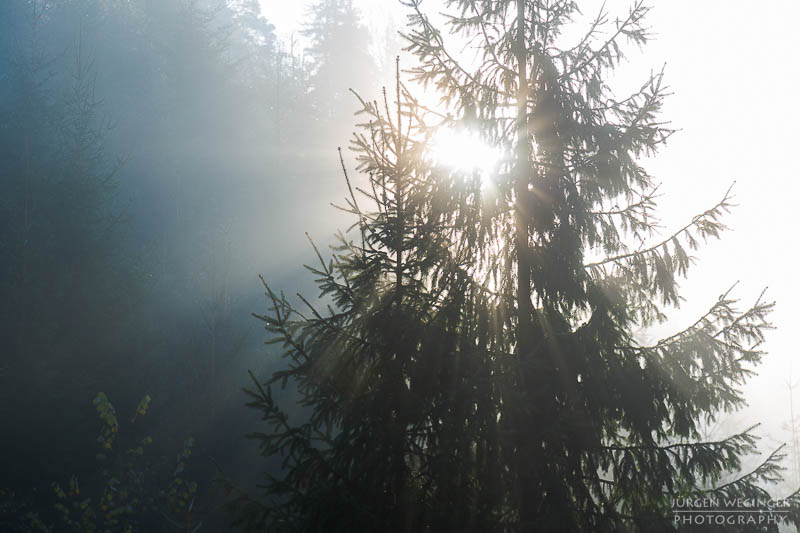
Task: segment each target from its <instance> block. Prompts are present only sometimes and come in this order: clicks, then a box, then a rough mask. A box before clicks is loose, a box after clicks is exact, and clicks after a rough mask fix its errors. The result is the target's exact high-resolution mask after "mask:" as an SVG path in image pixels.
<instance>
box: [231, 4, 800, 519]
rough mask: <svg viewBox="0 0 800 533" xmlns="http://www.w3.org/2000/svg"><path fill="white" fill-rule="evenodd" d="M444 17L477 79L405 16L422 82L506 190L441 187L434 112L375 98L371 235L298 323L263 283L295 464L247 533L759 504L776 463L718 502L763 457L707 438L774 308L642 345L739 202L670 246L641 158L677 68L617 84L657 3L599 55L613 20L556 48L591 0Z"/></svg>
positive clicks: (714, 307) (663, 515)
mask: <svg viewBox="0 0 800 533" xmlns="http://www.w3.org/2000/svg"><path fill="white" fill-rule="evenodd" d="M447 4H448V5H449V6H450V7H451V8H452V9H453V12H454V13H453V14H452V16H450V17H449V18H448V25H449V27H450V30H451V31H452V32H453V33H456V34H459V35H461V36H462V37H464V38H468V39H471V42H472V43H473V46H474V47H475V48H474V51H475V54H476V58H475V61H474V62H473V63H472V64H473V65H474V64H475V62H477V66H473V67H472V68H470V69H467V68H466V67H465V66H463V63H462V61H461V58H459V56H458V54H451V53H449V52H448V50H447V47H446V46H445V43H444V40H443V37H442V34H441V32H440V30H439V29H438V28H436V27H434V26H433V25H432V24H431V23H430V21H429V19H428V18H427V17H426V16H425V14H424V13H423V12H422V11H421V8H420V5H419V3H418V2H410V3H409V7H410V8H411V9H412V10H413V17H412V25H411V29H410V32H409V34H408V39H409V41H410V44H409V50H410V51H411V52H412V53H414V54H415V55H416V56H417V57H418V58H419V61H420V64H419V66H418V67H415V68H413V69H412V70H411V73H412V75H413V77H414V78H415V79H416V80H417V81H420V82H422V83H423V84H426V85H427V84H432V85H433V86H435V87H436V89H437V90H438V91H439V93H440V95H441V96H442V98H443V100H444V101H445V103H448V104H450V105H451V107H452V108H454V109H455V110H456V111H457V112H459V113H460V114H462V115H464V117H465V118H468V119H469V123H470V125H471V127H473V128H476V129H477V130H478V131H477V133H478V134H479V135H481V136H482V137H483V138H484V139H486V140H487V142H490V143H491V144H493V145H494V146H496V147H497V148H498V150H501V151H503V153H505V154H506V158H505V160H504V161H503V163H502V164H501V165H500V167H499V170H498V171H497V172H496V173H493V174H491V175H486V176H480V175H479V173H477V172H467V173H464V172H459V171H452V172H445V171H444V170H443V169H442V168H439V167H438V166H437V165H435V164H431V163H429V162H428V161H427V158H426V157H424V152H425V146H426V144H425V143H426V140H427V139H428V137H429V136H430V135H431V129H430V125H427V124H426V120H428V121H430V115H426V114H425V113H424V111H423V109H422V108H421V106H420V105H419V104H418V103H417V102H416V101H414V99H413V98H412V97H411V96H410V95H409V94H408V93H406V92H405V91H404V90H403V87H402V86H401V84H400V83H399V82H398V88H397V95H396V100H397V104H396V105H397V107H396V109H395V110H390V106H389V105H388V103H386V104H380V105H379V104H376V103H370V102H363V104H364V109H363V113H364V114H365V117H366V118H365V122H367V121H368V122H369V124H368V125H367V126H365V127H366V128H367V129H366V131H365V132H363V133H361V134H359V135H357V136H356V138H355V142H354V148H355V150H356V151H357V153H358V156H359V158H360V163H361V166H360V169H361V170H362V171H363V172H364V173H365V174H366V175H367V176H368V180H369V186H367V187H365V192H363V197H361V198H357V196H356V194H355V192H354V190H353V185H352V183H351V182H350V181H349V179H348V187H349V189H350V193H351V196H350V199H349V201H348V208H347V209H348V210H349V211H350V212H352V213H353V215H354V216H355V217H356V224H355V225H356V227H357V230H358V231H357V235H355V236H352V237H346V236H340V239H339V240H340V244H339V245H338V246H337V247H335V248H334V252H333V254H332V257H331V258H330V259H329V260H325V259H324V258H323V257H322V255H321V254H318V255H319V259H320V266H319V267H316V268H312V269H311V270H312V272H313V273H314V274H315V275H316V277H317V282H318V284H319V287H320V297H321V300H320V302H319V303H317V304H315V303H312V302H310V301H307V300H306V299H304V298H302V297H301V300H302V302H303V307H304V308H306V310H301V309H299V308H297V307H295V305H293V304H292V303H291V302H290V301H289V300H288V299H287V298H286V297H285V296H283V295H282V294H279V293H276V292H274V291H273V290H272V289H271V288H270V287H269V286H266V287H267V295H268V298H269V301H270V302H271V313H270V314H267V315H263V316H259V318H260V319H261V320H263V321H264V322H265V324H266V327H267V329H268V331H269V332H270V333H271V335H272V337H271V340H270V342H272V343H277V344H278V345H280V346H282V348H283V350H284V357H285V358H286V361H287V364H286V366H285V368H284V369H283V370H280V371H278V372H276V373H275V374H274V375H273V377H272V378H271V379H270V380H268V382H267V384H265V385H261V384H260V383H259V382H258V381H257V380H256V378H255V377H253V379H254V381H255V387H254V388H253V389H252V390H250V391H248V393H249V394H250V396H251V398H252V402H251V404H250V405H251V407H254V408H257V409H260V410H261V411H262V412H263V416H264V420H265V423H266V425H267V426H268V427H269V429H267V430H266V431H265V432H264V433H259V434H256V435H254V437H255V438H257V439H258V440H259V441H260V443H261V446H262V451H263V453H264V454H265V455H266V456H273V455H279V456H281V457H283V461H284V462H283V466H284V470H283V472H282V473H281V474H280V475H279V476H277V477H274V478H270V479H269V482H268V483H267V485H266V490H267V495H268V497H270V498H271V499H270V501H269V502H268V503H267V504H264V505H256V504H255V503H254V502H253V501H252V500H249V499H247V498H245V497H241V498H240V499H239V500H238V501H237V502H236V503H238V504H240V505H241V507H240V509H241V511H242V513H241V514H240V518H241V519H242V522H243V523H244V524H245V525H247V526H250V527H263V525H264V524H268V525H271V526H272V528H273V529H274V530H276V531H424V530H431V531H444V530H459V531H461V530H464V531H466V530H469V531H673V530H674V528H675V525H674V524H673V521H672V516H671V513H670V503H671V498H674V497H687V496H688V497H692V496H705V497H731V498H735V497H743V498H756V499H767V498H768V497H769V495H768V493H767V492H766V491H765V489H764V488H763V487H762V484H763V483H769V482H771V481H774V480H776V479H777V477H778V473H779V466H778V459H779V458H780V455H781V454H780V452H779V451H776V452H773V453H772V454H770V455H768V456H767V457H766V458H765V459H764V460H763V461H761V463H760V464H759V465H758V466H756V467H755V468H754V469H752V470H749V471H747V472H746V473H744V474H739V475H734V477H733V479H731V480H730V481H727V482H725V483H720V480H721V479H722V478H723V476H726V475H729V474H731V473H733V474H735V473H736V472H737V471H738V470H739V469H740V468H741V466H742V459H743V457H745V456H746V455H748V454H751V453H753V452H755V451H756V448H755V445H756V440H757V439H756V437H755V436H754V435H753V434H752V433H751V430H746V431H743V432H741V433H739V434H735V435H732V436H729V437H726V438H723V439H720V440H717V441H715V442H703V441H702V435H701V429H702V422H708V421H709V420H714V419H715V418H716V417H717V416H718V414H719V413H720V412H721V411H730V410H732V409H736V408H737V407H740V406H741V405H742V404H743V402H744V399H743V397H742V395H741V393H740V391H739V389H738V387H739V385H740V384H741V383H743V382H744V380H745V379H746V378H747V377H748V376H749V375H750V373H751V367H752V365H754V364H756V363H758V362H759V361H760V359H761V357H762V352H761V351H760V350H759V349H758V345H759V344H760V343H761V342H762V341H763V333H764V330H765V329H767V328H768V327H769V323H768V321H767V315H768V313H769V311H770V309H771V308H772V304H771V303H769V302H765V301H764V300H763V299H762V298H759V299H758V300H757V301H756V302H755V303H754V304H753V305H752V306H751V307H749V308H747V309H745V310H744V311H740V310H738V309H737V307H736V301H735V300H734V299H733V298H731V297H730V295H729V293H730V291H727V292H724V293H723V295H722V296H721V297H720V298H719V299H718V300H717V301H715V302H713V303H712V304H711V306H710V307H709V310H708V311H707V313H705V314H704V315H703V316H702V317H700V318H699V319H698V321H697V322H696V323H694V324H693V325H692V326H690V327H689V328H687V329H685V330H682V331H679V332H676V333H675V334H673V335H671V336H668V337H666V338H664V339H662V340H660V341H658V342H657V343H655V344H653V345H643V344H640V343H638V342H637V341H636V339H635V338H634V337H633V332H634V331H635V330H637V328H641V327H646V326H650V325H653V324H658V323H661V322H663V321H664V320H665V315H664V309H665V308H666V307H670V306H677V305H678V303H679V301H680V299H679V295H678V285H677V280H678V278H680V277H682V276H685V275H686V273H687V270H688V267H689V266H690V263H691V257H690V255H689V252H688V251H687V250H695V249H696V248H697V247H698V246H699V244H700V242H701V241H704V240H706V239H709V238H716V237H717V236H718V235H719V233H720V231H722V230H723V229H724V226H723V224H722V223H721V222H720V216H721V215H722V214H723V213H724V212H725V211H727V210H728V208H729V207H730V194H729V193H726V194H725V196H724V197H723V198H722V199H721V200H720V201H719V202H718V203H717V204H716V205H714V206H713V207H711V208H710V209H709V210H707V211H705V212H703V213H701V214H699V215H697V216H696V217H694V218H692V219H691V220H690V221H688V222H687V224H686V225H685V226H683V227H681V228H679V229H678V230H677V231H675V232H673V233H671V234H667V235H666V236H659V235H657V234H656V222H655V219H654V217H653V209H654V207H655V203H654V192H655V188H656V184H655V182H654V180H653V178H652V177H651V176H650V175H649V174H648V173H647V172H646V171H645V169H644V168H643V167H642V166H641V165H640V164H639V163H638V161H637V159H638V158H640V157H641V156H643V155H646V154H651V153H653V152H655V151H656V150H657V149H658V148H659V147H660V146H661V145H662V144H663V143H664V142H665V141H666V139H667V138H668V137H669V136H670V134H671V133H672V131H671V130H670V129H669V128H668V127H667V126H666V125H665V124H664V123H663V122H661V121H660V120H659V118H658V115H657V114H658V112H659V110H660V108H661V105H662V102H663V99H664V96H665V92H664V86H663V84H662V74H661V73H658V74H655V75H653V76H651V77H650V78H649V79H648V80H646V82H645V83H644V84H643V86H642V88H641V89H640V90H639V91H637V92H635V93H634V94H632V95H630V96H629V97H627V98H624V99H617V98H615V97H614V96H613V95H612V94H611V92H610V89H609V88H608V86H607V84H606V81H605V80H606V78H607V76H608V75H609V73H610V72H611V71H612V70H613V69H614V68H615V67H616V66H617V65H618V64H619V62H620V60H621V58H622V44H623V41H628V42H632V43H633V44H637V45H641V44H644V43H645V42H646V41H647V40H648V32H647V29H646V27H645V26H644V25H643V21H644V17H645V14H646V13H647V11H648V9H647V8H646V7H645V6H644V5H643V4H642V3H641V2H637V3H636V4H635V5H634V6H633V7H632V8H631V9H630V11H629V13H628V14H627V16H625V17H624V18H622V19H621V20H619V21H618V22H617V23H616V24H615V25H614V26H612V27H611V31H610V32H609V33H608V34H607V35H605V36H604V37H603V32H604V31H605V30H606V29H607V27H608V24H607V20H608V17H607V15H606V14H605V13H601V14H600V15H599V16H598V17H597V18H596V19H595V20H594V22H593V23H592V24H591V25H590V28H589V31H588V33H587V34H586V35H585V37H584V38H583V39H582V40H580V41H579V42H578V43H577V44H576V45H575V46H573V47H571V48H559V47H557V46H556V44H555V43H557V42H559V41H558V40H557V39H556V38H557V37H558V36H559V34H560V32H561V29H562V28H563V27H564V25H565V24H566V23H567V22H569V21H570V20H571V18H572V17H573V16H574V15H575V14H576V13H577V6H576V4H575V3H574V2H567V1H560V2H540V1H523V0H519V1H516V2H514V1H510V0H505V1H497V2H477V1H473V0H453V1H450V2H448V3H447ZM426 116H427V117H428V118H427V119H426ZM448 122H451V121H450V120H449V119H445V122H444V124H443V125H446V124H447V123H448ZM345 174H346V173H345ZM346 177H347V176H346ZM482 181H483V183H482ZM265 285H266V284H265ZM322 308H327V311H322ZM275 383H280V384H282V386H286V385H287V384H288V383H292V384H293V385H295V386H296V387H297V390H298V393H299V396H300V400H299V401H300V404H301V405H303V406H304V407H305V408H306V410H307V413H308V418H307V420H306V421H305V422H303V421H295V420H290V418H289V416H288V415H287V413H286V412H284V411H283V410H282V409H281V408H280V407H279V406H278V405H277V404H276V402H275V400H274V399H273V396H272V391H271V388H270V386H269V385H270V384H275ZM792 498H793V499H792V501H793V502H794V505H795V507H793V508H792V509H791V512H790V513H788V514H787V515H786V516H787V517H788V518H790V519H791V520H793V521H795V522H797V521H798V518H800V516H799V515H798V513H797V507H796V503H797V502H796V496H793V497H792ZM772 516H773V518H775V515H772ZM713 527H716V526H712V529H713ZM760 527H762V526H761V525H759V526H755V525H747V524H745V525H741V524H737V525H731V524H728V523H726V524H725V525H723V526H721V527H718V528H717V529H719V530H726V531H734V530H737V531H738V530H760V529H759V528H760ZM769 527H771V528H772V529H773V530H777V525H775V524H772V525H770V526H769Z"/></svg>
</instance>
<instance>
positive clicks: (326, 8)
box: [302, 0, 375, 120]
mask: <svg viewBox="0 0 800 533" xmlns="http://www.w3.org/2000/svg"><path fill="white" fill-rule="evenodd" d="M302 33H303V35H304V36H306V37H307V38H308V39H310V41H311V46H310V47H309V48H308V50H306V54H307V56H308V59H309V61H310V69H311V73H310V79H309V82H310V86H311V95H312V99H313V101H314V104H315V106H316V109H317V113H320V114H321V115H322V116H323V117H325V118H335V119H340V120H341V119H344V118H345V117H347V116H348V115H349V114H350V108H351V107H352V106H351V105H350V102H349V98H348V97H349V94H348V92H347V88H348V87H349V86H363V84H365V83H368V82H369V83H371V82H372V79H373V76H374V71H375V62H374V61H373V59H372V58H371V57H370V55H369V53H368V52H367V50H368V49H369V40H370V35H369V32H368V31H367V28H366V27H365V26H364V25H363V24H362V23H361V21H360V17H359V13H358V11H356V9H355V7H354V6H353V1H352V0H318V1H317V2H315V3H314V4H313V5H312V6H311V9H310V11H309V22H308V24H306V26H305V28H304V30H303V32H302ZM343 110H346V112H345V113H342V111H343Z"/></svg>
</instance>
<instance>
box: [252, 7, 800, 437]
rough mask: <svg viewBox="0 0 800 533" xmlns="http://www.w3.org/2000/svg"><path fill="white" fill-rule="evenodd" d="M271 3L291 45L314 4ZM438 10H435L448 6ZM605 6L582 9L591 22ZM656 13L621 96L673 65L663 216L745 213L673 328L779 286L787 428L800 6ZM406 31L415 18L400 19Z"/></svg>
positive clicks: (617, 10) (797, 373)
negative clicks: (723, 303) (717, 209)
mask: <svg viewBox="0 0 800 533" xmlns="http://www.w3.org/2000/svg"><path fill="white" fill-rule="evenodd" d="M262 3H263V5H264V10H265V14H266V15H267V17H268V18H269V19H270V20H271V21H272V22H273V23H275V24H276V26H277V27H278V31H279V34H280V35H287V34H289V33H290V32H291V28H293V27H294V28H296V27H297V25H298V24H300V23H301V22H302V17H303V15H304V13H305V11H304V5H303V3H302V2H297V3H290V2H286V1H282V2H279V1H276V0H262ZM426 3H427V5H428V7H427V9H429V10H431V11H435V7H436V5H437V2H435V1H429V2H426ZM601 3H602V2H600V1H595V0H592V1H584V2H580V5H581V7H582V9H583V10H584V12H585V13H586V14H587V15H589V14H593V13H595V12H596V11H597V10H598V9H599V7H600V5H601ZM653 3H655V4H656V6H655V7H654V9H653V10H652V12H651V13H650V16H649V19H648V20H649V23H650V26H651V28H652V30H653V32H654V33H655V34H657V35H656V38H655V39H654V40H653V41H652V42H651V43H650V44H649V45H648V46H646V47H645V48H644V49H643V50H641V51H637V50H636V49H635V48H634V49H633V50H632V52H631V54H630V55H629V63H628V64H626V65H623V66H622V67H621V68H620V70H619V74H618V76H617V78H616V79H615V80H614V83H613V86H614V87H620V88H621V89H625V88H629V89H633V88H635V87H638V85H640V84H641V82H643V81H644V79H645V77H646V75H647V74H648V73H649V71H650V69H655V70H658V69H660V68H661V67H662V65H664V64H666V71H665V79H666V82H667V84H668V85H669V87H670V88H671V90H672V92H673V93H674V95H673V96H672V97H670V98H669V99H668V101H667V104H666V106H665V109H664V113H663V115H662V116H663V117H664V119H665V120H669V121H671V122H672V124H673V126H674V127H676V128H679V129H680V130H681V131H679V132H678V133H677V134H676V135H674V136H673V138H672V139H671V141H670V142H669V144H668V146H667V147H666V148H665V149H664V150H662V152H661V153H660V154H659V155H658V156H657V157H656V158H655V159H654V160H652V161H650V162H648V164H647V168H648V169H649V170H650V171H651V173H653V174H654V175H655V176H656V178H657V179H658V180H659V181H662V182H663V186H662V189H661V190H662V192H663V194H664V197H663V198H662V200H661V202H660V204H659V205H660V207H661V215H662V219H663V223H664V226H665V232H667V231H669V230H671V229H673V228H677V227H680V226H682V225H683V224H684V223H685V222H686V221H688V220H690V219H691V217H692V216H693V215H694V214H697V213H700V212H702V211H703V210H705V209H707V208H709V207H711V206H712V205H714V204H715V203H716V202H717V201H718V200H720V199H721V197H722V195H723V194H724V192H725V191H726V190H727V188H728V187H729V186H730V185H731V184H732V183H733V182H736V186H735V188H734V192H735V195H736V203H737V204H738V207H736V208H735V210H734V211H733V213H731V215H730V216H729V218H728V219H727V223H728V224H729V226H730V227H731V231H729V232H727V233H726V234H725V235H724V236H723V239H722V240H721V241H719V242H714V243H710V244H709V245H708V246H707V247H705V248H703V249H701V250H700V251H699V252H698V253H697V257H698V262H697V264H696V266H695V268H694V270H690V278H689V280H688V281H686V282H685V283H683V288H684V292H683V295H684V297H685V298H686V303H685V304H684V305H683V306H682V308H681V311H680V312H679V313H677V314H676V315H675V318H674V320H673V321H672V322H671V323H670V324H669V329H672V330H674V329H676V328H678V327H680V326H687V325H689V324H690V323H692V322H693V321H694V319H696V317H697V316H698V314H700V313H702V311H704V310H705V309H707V308H708V307H709V306H710V305H711V304H712V303H713V301H714V300H716V298H717V297H718V296H719V295H720V294H721V293H723V292H725V290H726V289H727V288H728V287H730V286H731V285H732V284H733V283H734V282H736V281H737V280H740V281H741V282H740V284H739V287H738V288H737V290H736V293H735V294H736V295H738V296H740V297H742V306H744V305H746V304H748V303H751V302H752V301H753V300H754V299H755V298H756V297H757V296H758V294H759V292H760V291H761V289H762V288H764V287H766V286H769V290H768V292H767V296H768V298H770V299H774V300H776V301H777V303H778V306H777V309H776V312H775V314H774V315H773V317H772V318H773V321H774V322H775V325H776V326H777V330H776V331H774V332H772V334H771V335H770V336H769V338H768V342H767V346H766V348H767V349H768V350H769V352H770V354H769V355H768V356H767V359H766V361H767V362H766V364H765V365H763V366H762V367H760V369H759V376H758V377H757V378H755V379H753V380H752V381H751V383H750V384H749V385H748V391H749V395H750V399H751V403H752V405H753V410H755V409H757V410H758V415H759V416H760V417H762V418H766V417H770V418H771V423H770V424H769V425H770V426H771V427H772V428H777V427H779V425H780V422H782V421H784V420H786V419H787V418H788V394H787V392H786V386H785V380H786V379H787V378H788V376H789V372H790V369H792V367H794V368H793V369H792V371H793V373H794V379H800V362H795V363H793V360H795V359H796V356H797V352H798V349H797V348H796V342H795V340H794V334H795V331H796V330H797V325H796V322H797V315H798V312H797V311H796V307H797V305H798V304H797V302H798V301H800V290H799V289H798V280H799V278H798V274H797V273H796V267H795V263H794V256H795V255H796V252H795V250H796V249H797V245H796V241H797V239H796V228H798V227H800V224H798V221H799V220H800V219H798V216H800V208H799V207H798V205H799V204H798V202H800V198H798V185H797V179H798V177H799V176H800V158H798V157H797V155H796V154H797V153H798V151H799V150H800V143H798V133H797V132H798V124H800V110H798V107H797V103H796V102H797V81H798V78H800V62H798V61H797V60H796V58H795V55H794V54H795V53H796V51H797V50H800V34H798V32H796V28H795V24H796V21H797V20H798V15H800V3H797V2H791V1H788V0H784V1H779V0H770V1H765V2H762V3H760V4H759V5H758V6H756V7H754V6H753V5H749V4H745V3H744V2H731V1H729V0H704V1H702V2H697V1H696V0H672V1H670V2H663V1H662V2H657V3H656V2H651V4H653ZM356 4H357V5H358V6H359V7H360V8H361V9H362V10H363V12H364V13H365V16H366V17H367V18H368V20H369V21H370V23H371V24H372V25H375V24H376V21H378V22H379V21H380V20H381V18H380V17H381V16H382V14H383V13H385V12H387V11H389V10H390V9H391V11H393V12H394V13H402V10H401V9H400V8H399V7H398V6H397V4H396V3H395V2H392V1H390V0H382V1H375V0H373V1H367V0H360V1H359V0H356ZM606 4H607V7H608V8H609V10H610V11H611V13H612V14H614V15H619V16H624V15H625V14H626V12H627V6H628V5H630V2H626V1H620V0H611V1H608V2H607V3H606ZM423 6H425V4H423ZM612 19H613V16H612ZM395 20H398V21H403V20H404V19H403V18H401V16H398V15H395ZM622 92H623V91H622V90H621V91H620V95H621V94H622ZM751 412H752V411H751Z"/></svg>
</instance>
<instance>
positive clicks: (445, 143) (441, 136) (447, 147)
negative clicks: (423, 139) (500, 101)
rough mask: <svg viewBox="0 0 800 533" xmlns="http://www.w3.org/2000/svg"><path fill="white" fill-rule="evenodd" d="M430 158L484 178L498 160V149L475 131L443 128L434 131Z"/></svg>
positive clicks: (443, 164)
mask: <svg viewBox="0 0 800 533" xmlns="http://www.w3.org/2000/svg"><path fill="white" fill-rule="evenodd" d="M430 154H431V158H432V159H433V161H434V162H436V163H437V164H439V165H442V166H446V167H450V168H452V169H454V170H460V171H466V172H470V171H472V172H479V173H480V175H481V176H482V177H484V178H486V177H487V176H488V175H489V173H490V172H491V171H493V170H494V169H495V167H496V166H497V164H498V163H499V161H500V151H499V150H498V149H497V148H495V147H492V146H490V145H488V144H487V143H486V142H484V141H483V140H482V139H481V138H480V137H479V136H478V135H477V134H476V133H474V132H470V131H467V130H464V129H443V130H440V131H439V132H438V133H436V135H435V137H434V138H433V143H432V146H431V151H430Z"/></svg>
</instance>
